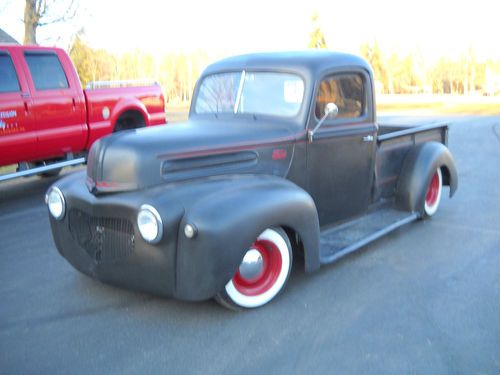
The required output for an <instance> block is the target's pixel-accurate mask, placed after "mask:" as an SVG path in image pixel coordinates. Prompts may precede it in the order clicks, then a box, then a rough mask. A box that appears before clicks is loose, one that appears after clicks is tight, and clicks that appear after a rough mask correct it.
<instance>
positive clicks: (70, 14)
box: [24, 0, 78, 44]
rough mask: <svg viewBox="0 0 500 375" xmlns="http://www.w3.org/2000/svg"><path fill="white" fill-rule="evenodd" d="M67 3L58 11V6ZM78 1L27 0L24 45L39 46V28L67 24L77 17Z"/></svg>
mask: <svg viewBox="0 0 500 375" xmlns="http://www.w3.org/2000/svg"><path fill="white" fill-rule="evenodd" d="M63 3H67V4H66V5H65V6H62V7H61V8H59V9H58V7H57V6H58V5H61V4H63ZM77 8H78V5H77V0H68V1H65V0H26V3H25V6H24V44H37V42H36V31H37V28H38V27H43V26H47V25H51V24H54V23H58V22H66V21H69V20H71V19H72V18H74V17H75V14H76V10H77Z"/></svg>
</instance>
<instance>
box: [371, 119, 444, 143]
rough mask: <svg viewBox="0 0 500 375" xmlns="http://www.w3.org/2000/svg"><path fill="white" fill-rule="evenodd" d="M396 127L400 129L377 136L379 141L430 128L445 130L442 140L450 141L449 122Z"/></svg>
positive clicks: (421, 131)
mask: <svg viewBox="0 0 500 375" xmlns="http://www.w3.org/2000/svg"><path fill="white" fill-rule="evenodd" d="M380 127H382V128H384V127H387V128H389V127H391V126H390V125H380ZM395 128H396V129H399V130H396V131H394V132H389V133H385V134H382V135H379V136H378V138H377V139H378V141H379V142H383V141H388V140H390V139H394V138H398V137H402V136H405V135H412V134H418V133H423V132H426V131H429V130H434V129H442V130H444V134H443V132H442V134H443V140H442V141H443V143H444V144H447V141H448V139H447V134H448V124H447V123H444V122H441V123H434V124H429V125H422V126H411V127H406V126H405V127H402V126H395Z"/></svg>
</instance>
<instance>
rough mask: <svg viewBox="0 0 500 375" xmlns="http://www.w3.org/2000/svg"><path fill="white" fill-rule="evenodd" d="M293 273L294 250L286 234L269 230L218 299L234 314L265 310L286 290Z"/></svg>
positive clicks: (254, 246) (248, 253)
mask: <svg viewBox="0 0 500 375" xmlns="http://www.w3.org/2000/svg"><path fill="white" fill-rule="evenodd" d="M291 269H292V246H291V245H290V240H289V239H288V236H287V235H286V233H285V231H284V230H283V229H281V228H270V229H266V230H265V231H264V232H262V233H261V234H260V235H259V236H258V237H257V239H256V240H255V242H254V243H253V244H252V245H251V246H250V248H249V249H248V251H247V252H246V253H245V256H244V257H243V260H242V261H241V263H240V266H239V267H238V269H237V270H236V273H235V274H234V276H233V278H232V279H231V280H229V282H228V283H227V284H226V286H225V287H224V289H223V290H222V292H220V293H219V294H217V296H216V297H215V299H216V300H217V302H219V303H220V304H221V305H223V306H224V307H227V308H230V309H233V310H238V309H241V308H248V309H249V308H255V307H260V306H263V305H265V304H266V303H268V302H269V301H271V300H272V299H273V298H274V297H276V296H277V295H278V294H279V293H280V292H281V291H282V290H283V287H284V286H285V284H286V282H287V281H288V277H289V276H290V271H291Z"/></svg>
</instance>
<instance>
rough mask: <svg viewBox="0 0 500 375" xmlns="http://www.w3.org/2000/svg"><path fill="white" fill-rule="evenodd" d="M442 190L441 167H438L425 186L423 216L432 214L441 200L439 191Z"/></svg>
mask: <svg viewBox="0 0 500 375" xmlns="http://www.w3.org/2000/svg"><path fill="white" fill-rule="evenodd" d="M442 190H443V176H442V173H441V169H440V168H438V169H437V170H436V171H435V172H434V174H433V175H432V178H431V182H430V183H429V186H428V187H427V192H426V194H425V202H424V216H426V217H430V216H432V215H434V214H435V213H436V212H437V210H438V207H439V202H440V201H441V192H442Z"/></svg>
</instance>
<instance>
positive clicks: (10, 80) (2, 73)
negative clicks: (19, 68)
mask: <svg viewBox="0 0 500 375" xmlns="http://www.w3.org/2000/svg"><path fill="white" fill-rule="evenodd" d="M20 90H21V89H20V87H19V81H18V79H17V75H16V70H15V69H14V64H12V59H11V58H10V56H9V55H7V54H6V53H0V93H3V92H17V91H20Z"/></svg>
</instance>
